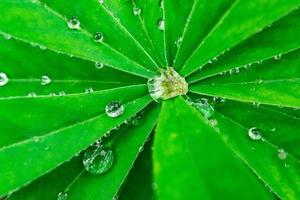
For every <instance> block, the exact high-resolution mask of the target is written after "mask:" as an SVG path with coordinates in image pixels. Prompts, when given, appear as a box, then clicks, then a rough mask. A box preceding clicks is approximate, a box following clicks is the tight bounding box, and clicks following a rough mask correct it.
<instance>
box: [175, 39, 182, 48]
mask: <svg viewBox="0 0 300 200" xmlns="http://www.w3.org/2000/svg"><path fill="white" fill-rule="evenodd" d="M181 43H182V37H180V38H178V39H177V40H176V41H175V45H176V46H177V47H179V46H180V45H181Z"/></svg>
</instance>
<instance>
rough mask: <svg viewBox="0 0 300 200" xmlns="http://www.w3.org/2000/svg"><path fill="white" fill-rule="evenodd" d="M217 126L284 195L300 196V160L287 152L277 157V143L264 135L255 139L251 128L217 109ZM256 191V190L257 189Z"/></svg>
mask: <svg viewBox="0 0 300 200" xmlns="http://www.w3.org/2000/svg"><path fill="white" fill-rule="evenodd" d="M214 118H215V119H216V120H217V121H218V126H217V128H218V129H219V133H220V135H221V136H222V137H223V138H224V140H225V141H226V143H227V145H229V146H230V147H231V149H232V150H233V151H234V152H235V153H236V154H237V155H238V156H239V157H240V158H241V159H242V160H244V162H245V163H246V164H247V165H248V166H249V167H251V169H252V170H253V171H254V172H255V173H256V174H257V175H258V177H259V178H261V179H262V180H263V181H264V182H265V183H266V185H268V187H270V188H271V190H272V191H273V192H275V193H276V195H277V196H278V197H280V198H281V199H298V198H299V194H300V191H299V188H300V178H299V177H300V174H299V168H300V162H299V160H298V159H297V158H295V157H293V156H292V155H290V154H288V155H287V157H286V158H285V159H280V158H279V157H278V147H277V146H276V145H274V144H272V142H271V141H269V140H267V139H263V140H262V141H254V140H251V139H250V138H249V137H248V128H247V127H245V126H244V125H243V124H240V123H238V122H237V121H235V120H233V119H230V118H229V117H227V116H226V115H223V114H220V113H216V114H215V115H214ZM254 191H255V190H254Z"/></svg>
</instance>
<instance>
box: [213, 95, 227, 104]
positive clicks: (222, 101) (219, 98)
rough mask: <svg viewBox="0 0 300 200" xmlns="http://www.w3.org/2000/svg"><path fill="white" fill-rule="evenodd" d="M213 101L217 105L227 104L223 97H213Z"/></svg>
mask: <svg viewBox="0 0 300 200" xmlns="http://www.w3.org/2000/svg"><path fill="white" fill-rule="evenodd" d="M213 101H214V102H215V103H217V104H221V103H224V102H225V99H224V98H223V97H213Z"/></svg>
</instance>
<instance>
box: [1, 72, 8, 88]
mask: <svg viewBox="0 0 300 200" xmlns="http://www.w3.org/2000/svg"><path fill="white" fill-rule="evenodd" d="M7 83H8V77H7V75H6V74H5V73H2V72H1V73H0V86H4V85H6V84H7Z"/></svg>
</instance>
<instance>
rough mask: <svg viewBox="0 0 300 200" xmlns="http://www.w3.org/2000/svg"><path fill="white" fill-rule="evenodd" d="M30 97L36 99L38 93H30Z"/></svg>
mask: <svg viewBox="0 0 300 200" xmlns="http://www.w3.org/2000/svg"><path fill="white" fill-rule="evenodd" d="M28 96H29V97H31V98H34V97H36V93H35V92H30V93H29V94H28Z"/></svg>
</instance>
